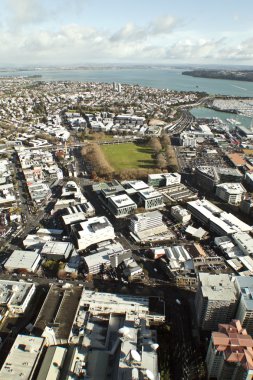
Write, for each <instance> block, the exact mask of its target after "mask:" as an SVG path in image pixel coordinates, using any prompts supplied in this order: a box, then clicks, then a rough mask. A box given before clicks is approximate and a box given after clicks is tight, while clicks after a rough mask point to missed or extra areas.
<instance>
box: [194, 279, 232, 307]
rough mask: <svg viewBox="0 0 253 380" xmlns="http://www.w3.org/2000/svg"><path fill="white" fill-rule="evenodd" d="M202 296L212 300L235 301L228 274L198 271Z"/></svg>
mask: <svg viewBox="0 0 253 380" xmlns="http://www.w3.org/2000/svg"><path fill="white" fill-rule="evenodd" d="M199 281H200V283H201V289H202V294H203V297H207V298H208V299H209V300H213V301H216V300H217V301H222V300H224V301H231V302H235V301H236V299H237V298H236V290H235V286H234V283H233V282H232V281H231V279H230V276H229V275H228V274H210V273H199Z"/></svg>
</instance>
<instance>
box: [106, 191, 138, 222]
mask: <svg viewBox="0 0 253 380" xmlns="http://www.w3.org/2000/svg"><path fill="white" fill-rule="evenodd" d="M108 207H109V209H110V211H111V212H112V213H113V215H115V216H116V217H124V216H127V215H131V214H133V213H134V211H135V210H136V209H137V204H136V203H135V202H134V201H133V200H132V199H131V198H130V197H129V196H128V195H127V194H121V195H113V196H111V197H109V198H108Z"/></svg>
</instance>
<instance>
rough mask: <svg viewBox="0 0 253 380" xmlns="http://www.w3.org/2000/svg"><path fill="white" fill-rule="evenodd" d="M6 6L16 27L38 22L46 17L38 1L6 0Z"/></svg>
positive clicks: (44, 9) (45, 12) (44, 10)
mask: <svg viewBox="0 0 253 380" xmlns="http://www.w3.org/2000/svg"><path fill="white" fill-rule="evenodd" d="M6 4H7V8H8V10H9V12H10V17H11V20H12V22H13V23H15V24H16V25H17V26H18V25H22V24H27V23H34V22H39V21H41V20H43V19H44V18H45V17H46V16H47V11H46V8H44V7H43V5H42V4H43V2H41V1H40V0H6Z"/></svg>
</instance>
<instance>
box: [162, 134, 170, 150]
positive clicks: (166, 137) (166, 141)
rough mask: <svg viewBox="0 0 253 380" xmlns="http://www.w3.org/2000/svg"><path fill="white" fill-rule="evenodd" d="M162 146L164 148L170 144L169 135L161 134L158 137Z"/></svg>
mask: <svg viewBox="0 0 253 380" xmlns="http://www.w3.org/2000/svg"><path fill="white" fill-rule="evenodd" d="M160 141H161V144H162V147H163V148H164V149H165V148H166V147H167V146H168V145H171V139H170V136H169V135H166V134H163V135H162V136H161V138H160Z"/></svg>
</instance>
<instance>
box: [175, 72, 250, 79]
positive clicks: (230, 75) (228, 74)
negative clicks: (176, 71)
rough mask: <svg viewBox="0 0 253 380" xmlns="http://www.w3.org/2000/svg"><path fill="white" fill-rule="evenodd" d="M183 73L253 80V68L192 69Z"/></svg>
mask: <svg viewBox="0 0 253 380" xmlns="http://www.w3.org/2000/svg"><path fill="white" fill-rule="evenodd" d="M182 74H183V75H189V76H191V77H198V78H210V79H230V80H240V81H247V82H253V70H236V71H234V70H191V71H183V72H182Z"/></svg>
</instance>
